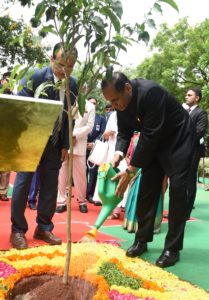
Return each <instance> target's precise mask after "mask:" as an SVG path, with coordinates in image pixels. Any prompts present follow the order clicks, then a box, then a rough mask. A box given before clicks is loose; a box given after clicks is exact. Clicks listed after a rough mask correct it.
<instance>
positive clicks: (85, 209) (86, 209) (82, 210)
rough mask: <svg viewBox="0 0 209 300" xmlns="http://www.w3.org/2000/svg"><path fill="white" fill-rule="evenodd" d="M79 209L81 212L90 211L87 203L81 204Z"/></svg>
mask: <svg viewBox="0 0 209 300" xmlns="http://www.w3.org/2000/svg"><path fill="white" fill-rule="evenodd" d="M79 210H80V212H81V213H84V214H85V213H87V212H88V207H87V205H86V204H80V205H79Z"/></svg>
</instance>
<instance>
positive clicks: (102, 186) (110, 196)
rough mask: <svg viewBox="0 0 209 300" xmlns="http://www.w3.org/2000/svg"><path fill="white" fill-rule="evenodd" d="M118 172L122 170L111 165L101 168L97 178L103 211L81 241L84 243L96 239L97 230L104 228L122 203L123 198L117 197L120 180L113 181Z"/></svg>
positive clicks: (107, 164) (105, 164)
mask: <svg viewBox="0 0 209 300" xmlns="http://www.w3.org/2000/svg"><path fill="white" fill-rule="evenodd" d="M118 172H120V170H119V169H118V168H113V167H112V164H111V163H104V164H102V165H101V166H100V167H99V170H98V177H97V178H98V193H99V197H100V199H101V200H102V209H101V211H100V213H99V216H98V218H97V220H96V223H95V224H94V226H93V228H92V229H91V230H89V231H88V232H87V233H86V234H85V236H84V237H83V238H82V240H81V241H82V242H90V241H93V240H95V239H96V233H97V229H98V228H100V227H101V226H102V224H103V223H104V221H105V220H106V219H107V217H108V216H109V215H110V214H111V212H112V211H113V209H114V208H115V207H116V206H117V205H118V204H119V203H120V202H121V201H122V199H123V197H117V196H116V195H115V190H116V187H117V185H118V182H119V180H116V181H112V180H111V178H112V177H114V176H115V175H116V174H117V173H118Z"/></svg>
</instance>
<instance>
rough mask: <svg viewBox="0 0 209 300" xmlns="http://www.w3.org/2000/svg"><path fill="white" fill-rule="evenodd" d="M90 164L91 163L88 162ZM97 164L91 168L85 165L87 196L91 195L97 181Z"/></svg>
mask: <svg viewBox="0 0 209 300" xmlns="http://www.w3.org/2000/svg"><path fill="white" fill-rule="evenodd" d="M90 166H91V163H90ZM98 168H99V166H96V165H95V166H94V167H93V168H89V167H87V178H88V183H87V194H86V195H87V197H93V196H94V191H95V187H96V183H97V173H98Z"/></svg>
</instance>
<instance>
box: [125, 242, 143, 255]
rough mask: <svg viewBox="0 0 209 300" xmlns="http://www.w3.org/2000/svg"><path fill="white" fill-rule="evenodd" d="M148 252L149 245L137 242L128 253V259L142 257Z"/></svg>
mask: <svg viewBox="0 0 209 300" xmlns="http://www.w3.org/2000/svg"><path fill="white" fill-rule="evenodd" d="M146 251H147V243H142V242H135V243H134V244H133V245H132V246H131V247H130V248H128V250H127V251H126V256H128V257H137V256H140V255H142V254H143V253H144V252H146Z"/></svg>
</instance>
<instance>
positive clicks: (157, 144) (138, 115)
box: [116, 79, 194, 176]
mask: <svg viewBox="0 0 209 300" xmlns="http://www.w3.org/2000/svg"><path fill="white" fill-rule="evenodd" d="M132 87H133V96H132V99H131V102H130V103H129V105H128V107H127V108H126V109H125V110H124V111H117V118H118V136H117V143H116V150H120V151H122V152H123V153H124V154H125V153H126V152H127V149H128V146H129V143H130V139H131V136H132V134H133V132H134V131H135V130H136V131H140V132H141V134H140V139H139V141H138V144H137V146H136V149H135V151H134V154H133V157H132V160H131V165H132V166H135V167H138V168H142V169H144V168H146V167H148V166H149V164H151V163H152V161H153V160H156V159H157V160H158V161H159V162H160V164H161V166H162V167H163V169H164V170H165V173H166V175H168V176H171V175H173V174H176V173H177V172H179V171H181V170H183V169H184V168H186V167H188V166H189V162H190V159H191V156H192V150H193V148H194V129H193V125H192V121H191V119H190V117H189V114H188V113H187V112H186V111H185V110H184V108H183V107H182V106H181V105H180V104H179V103H178V102H177V101H176V99H175V98H174V97H173V96H171V95H170V94H169V93H168V92H167V91H166V90H165V89H164V88H162V87H161V86H160V85H158V84H157V83H155V82H153V81H150V80H144V79H135V80H133V81H132Z"/></svg>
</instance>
